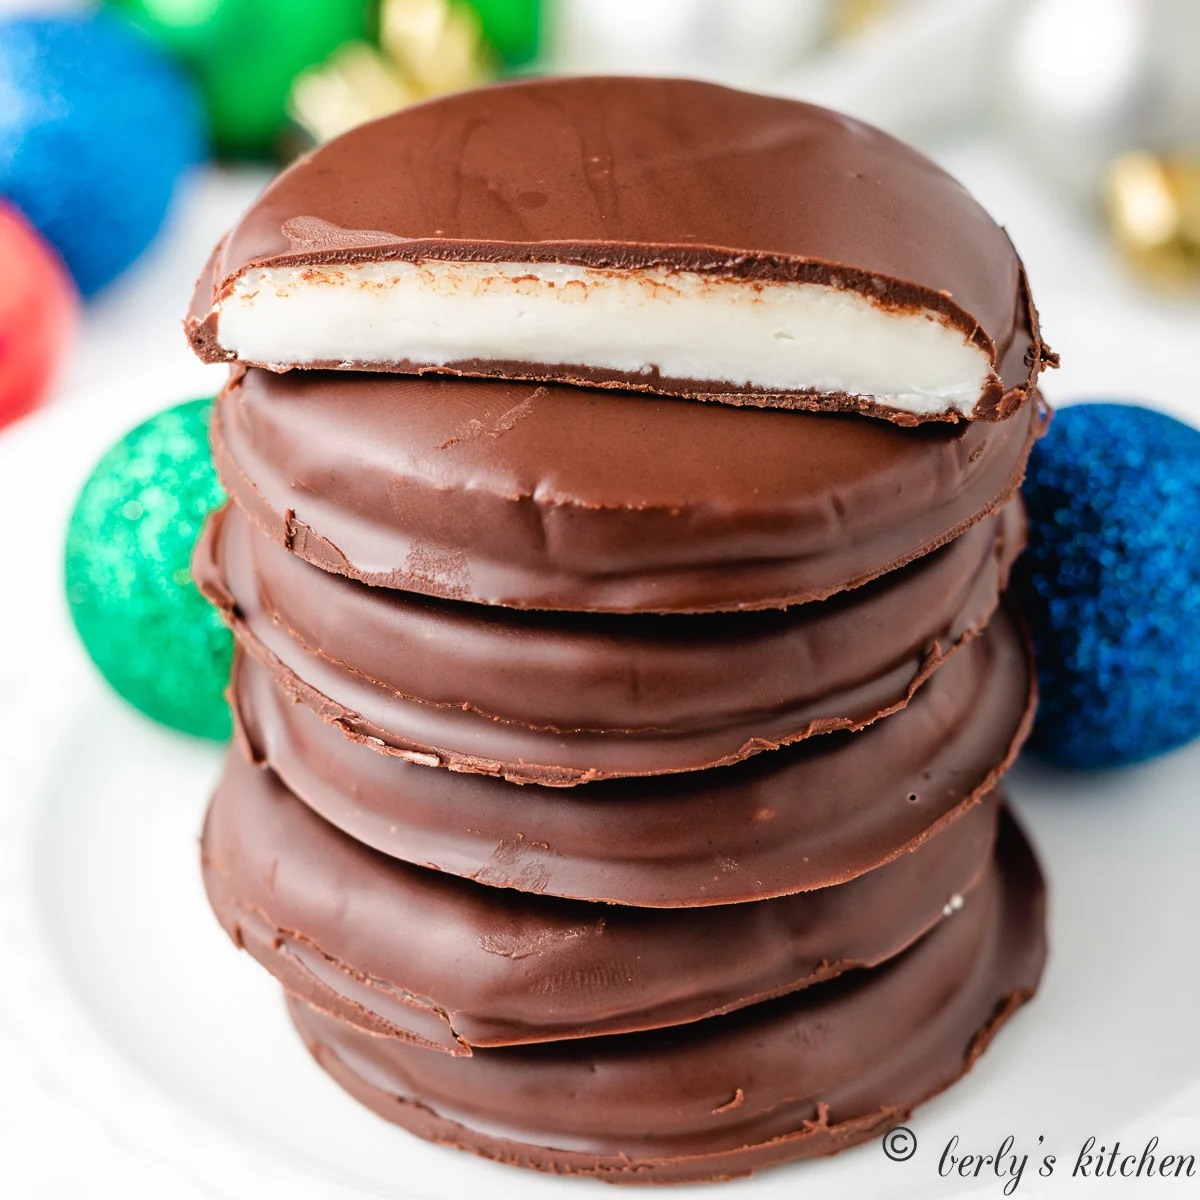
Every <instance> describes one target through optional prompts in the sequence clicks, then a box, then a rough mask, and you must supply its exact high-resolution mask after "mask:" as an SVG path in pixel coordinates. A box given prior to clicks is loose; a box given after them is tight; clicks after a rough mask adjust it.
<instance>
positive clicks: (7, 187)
mask: <svg viewBox="0 0 1200 1200" xmlns="http://www.w3.org/2000/svg"><path fill="white" fill-rule="evenodd" d="M203 150H204V134H203V117H202V113H201V108H200V104H199V101H198V99H197V97H196V94H195V92H194V89H193V87H192V85H191V84H190V82H189V81H188V80H187V79H186V77H185V76H184V75H183V74H182V72H181V71H180V69H179V68H178V67H176V66H175V64H174V63H172V62H171V60H170V59H168V58H166V57H165V56H164V55H163V53H162V52H161V51H160V50H158V49H157V48H156V47H155V46H154V44H153V43H152V42H151V41H150V40H149V39H148V38H146V37H145V36H144V35H142V34H140V33H138V32H137V31H136V30H134V29H133V28H132V27H131V26H130V25H129V24H128V23H127V22H126V21H124V19H122V18H120V17H117V16H115V15H113V14H111V13H105V12H99V13H92V14H88V13H78V14H69V15H64V16H55V17H41V18H34V17H25V18H9V19H0V196H4V197H5V198H7V199H9V200H11V201H12V202H13V203H14V204H15V205H16V206H17V207H18V208H19V209H21V210H22V211H23V212H24V213H25V215H26V216H27V217H28V218H29V220H30V222H31V223H32V224H33V225H34V226H36V228H37V229H38V230H39V231H40V232H41V233H42V235H43V236H44V237H45V238H46V240H47V241H49V242H50V243H51V244H52V245H53V246H55V247H56V248H57V250H58V252H59V253H60V254H61V255H62V257H63V260H64V261H65V262H66V264H67V267H68V268H69V269H70V271H71V274H72V275H73V276H74V277H75V282H76V283H77V284H78V285H79V290H80V291H81V292H83V293H84V295H89V294H91V293H92V292H95V291H96V290H97V289H98V288H101V287H103V286H104V284H106V283H107V282H108V281H109V280H110V279H112V278H113V277H114V276H115V275H117V274H118V273H119V272H120V271H122V270H124V269H125V267H127V266H128V265H129V264H130V263H131V262H132V261H133V260H134V259H135V258H136V257H137V256H138V255H139V254H140V253H141V252H142V250H143V249H145V247H146V246H147V245H148V244H149V242H150V240H151V239H152V238H153V237H154V235H155V233H156V232H157V231H158V228H159V226H160V225H161V224H162V221H163V217H164V216H165V214H166V211H167V206H168V204H169V202H170V199H171V193H172V191H173V190H174V187H175V182H176V180H177V179H178V177H179V175H180V172H181V171H183V169H184V168H185V167H187V166H189V165H190V164H192V163H195V162H197V161H199V159H200V158H201V157H202V155H203Z"/></svg>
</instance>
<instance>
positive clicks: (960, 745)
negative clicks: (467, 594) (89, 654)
mask: <svg viewBox="0 0 1200 1200" xmlns="http://www.w3.org/2000/svg"><path fill="white" fill-rule="evenodd" d="M1032 686H1033V681H1032V675H1031V672H1030V669H1029V662H1028V658H1027V650H1026V646H1025V643H1024V639H1023V637H1022V636H1021V635H1020V634H1019V633H1018V631H1017V630H1016V628H1015V627H1014V626H1013V624H1012V622H1011V620H1010V618H1009V617H1008V616H1007V615H1005V614H1003V613H1001V614H999V615H997V617H996V618H995V620H993V621H992V623H991V624H990V625H989V626H988V628H987V631H986V632H985V633H984V634H983V636H982V637H979V638H976V639H974V640H973V641H971V642H969V643H967V645H966V646H964V647H963V649H962V650H961V651H960V652H958V653H956V654H954V655H952V656H951V658H950V660H949V661H948V662H947V663H946V665H945V666H944V667H942V668H941V669H940V670H938V671H937V672H935V673H934V675H933V677H932V678H931V679H930V680H929V682H928V683H926V684H925V686H924V687H922V688H921V689H920V690H919V691H918V692H917V694H916V695H915V696H914V698H913V699H912V701H911V702H910V703H909V704H908V706H907V707H906V708H904V709H902V710H901V711H900V712H898V713H896V714H895V715H894V716H891V717H887V718H886V719H884V720H882V721H878V722H876V723H875V724H874V725H871V726H868V728H866V729H864V730H863V731H861V732H859V733H829V734H823V735H822V736H820V737H815V738H810V739H809V740H807V741H805V742H801V743H800V744H798V745H796V746H790V747H786V748H784V749H782V750H773V751H771V752H769V753H765V754H759V755H756V756H755V757H753V758H751V759H748V760H746V761H745V762H742V763H738V764H737V765H736V766H731V767H718V768H715V769H713V770H710V771H692V772H688V773H685V774H680V775H661V776H654V777H651V778H640V779H616V780H608V781H602V782H599V783H589V784H585V785H582V786H579V787H572V788H568V789H563V788H552V787H544V786H541V785H538V784H527V785H525V786H519V785H516V784H512V783H508V782H506V781H505V780H503V779H497V778H494V777H491V776H486V775H477V774H466V773H462V772H456V771H450V770H446V769H444V768H441V767H432V766H421V765H418V764H416V763H413V762H410V761H407V760H406V759H404V758H402V757H400V756H399V755H398V754H396V753H387V752H386V748H385V747H384V746H382V744H376V743H373V742H370V741H366V740H362V739H361V738H358V739H356V738H355V737H353V736H348V735H347V734H345V733H343V732H342V731H341V730H340V729H339V727H338V726H337V725H335V724H331V723H326V722H325V721H322V720H321V718H320V717H319V716H318V715H317V714H316V713H315V712H314V711H313V709H312V708H310V707H309V705H308V704H306V703H297V702H294V701H293V700H292V699H291V698H290V697H289V696H288V695H287V693H286V692H284V691H283V690H282V689H281V688H280V686H279V684H278V683H277V682H276V681H275V679H274V677H273V676H272V675H271V673H270V672H269V671H267V670H266V669H265V668H264V667H262V666H261V665H259V664H258V663H257V662H256V661H255V660H254V659H252V658H250V657H248V656H246V655H242V656H241V657H240V659H239V661H238V662H237V663H236V665H235V669H234V686H233V696H234V704H235V710H236V713H237V715H238V720H239V724H240V727H241V735H242V737H243V738H244V739H245V742H246V744H247V746H248V748H249V749H250V751H251V753H252V755H253V757H254V758H255V760H256V761H265V762H267V763H269V764H270V765H271V767H272V768H274V770H275V771H276V773H277V774H278V775H279V776H280V777H281V778H282V779H283V781H284V783H286V784H287V786H288V787H289V788H290V789H291V790H292V791H293V792H294V793H295V794H296V795H297V796H299V797H300V798H301V799H302V800H304V801H305V803H307V804H308V805H309V806H310V807H312V808H313V809H315V810H316V811H317V812H318V813H320V814H321V815H322V816H323V817H325V818H326V819H327V820H328V821H330V822H332V823H333V824H334V825H336V826H338V827H339V828H340V829H342V830H344V831H345V832H346V833H348V834H350V835H351V836H352V837H355V838H357V839H358V840H359V841H362V842H365V843H366V844H367V845H369V846H374V847H375V848H376V849H379V850H382V851H383V852H384V853H386V854H391V855H393V856H395V857H396V858H402V859H405V860H406V861H409V862H414V863H417V864H419V865H424V866H431V867H436V868H437V869H439V870H443V871H447V872H449V873H451V874H454V875H462V876H464V877H467V878H470V879H474V880H475V881H476V882H479V883H486V884H490V885H492V886H495V887H512V888H516V889H518V890H520V891H529V892H542V893H546V894H547V895H552V896H565V897H569V898H573V899H581V900H605V901H610V902H613V903H618V904H633V905H639V906H644V907H649V908H672V907H677V906H693V905H706V904H726V903H732V902H737V901H743V900H758V899H762V898H765V897H767V896H777V895H784V894H788V893H791V892H797V891H804V890H807V889H809V888H815V887H824V886H826V885H828V884H833V883H843V882H845V881H846V880H848V879H852V878H854V877H855V876H856V875H860V874H862V873H863V872H864V871H869V870H871V869H872V868H874V867H877V866H879V865H881V864H882V863H884V862H887V861H889V860H890V859H892V858H895V857H897V856H898V855H899V854H901V853H902V852H903V851H904V850H905V849H908V848H911V847H912V846H914V845H916V844H917V843H919V842H920V841H922V840H923V839H924V838H925V837H927V836H929V835H930V834H931V833H933V832H934V831H935V830H937V829H938V828H940V827H941V825H943V824H944V823H946V822H949V821H951V820H953V819H954V818H955V817H956V816H958V815H960V814H961V813H962V812H963V811H964V810H965V809H966V808H968V807H969V806H970V805H971V804H972V803H974V802H975V801H976V800H978V799H979V797H980V796H981V795H982V794H984V793H985V792H986V791H988V790H989V789H990V788H991V787H993V786H994V784H995V783H996V780H997V779H998V778H999V776H1000V774H1001V773H1002V772H1003V771H1004V770H1005V769H1006V768H1007V767H1008V765H1009V764H1010V762H1011V761H1012V759H1013V757H1014V756H1015V755H1016V752H1017V750H1018V749H1019V747H1020V745H1021V743H1022V741H1023V740H1024V737H1025V734H1026V732H1027V728H1028V723H1029V716H1030V712H1031V706H1032Z"/></svg>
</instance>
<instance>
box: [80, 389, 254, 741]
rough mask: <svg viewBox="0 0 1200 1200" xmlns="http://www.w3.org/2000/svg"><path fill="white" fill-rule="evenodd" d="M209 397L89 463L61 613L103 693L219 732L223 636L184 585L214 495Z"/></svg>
mask: <svg viewBox="0 0 1200 1200" xmlns="http://www.w3.org/2000/svg"><path fill="white" fill-rule="evenodd" d="M211 417H212V401H211V400H192V401H190V402H188V403H187V404H180V405H177V406H176V407H175V408H169V409H167V410H166V412H161V413H159V414H158V415H157V416H156V417H151V418H150V420H148V421H145V422H143V423H142V424H141V425H139V426H138V427H137V428H136V429H133V430H131V431H130V432H129V433H127V434H126V435H125V436H124V437H123V438H122V439H121V440H120V441H119V442H118V443H117V444H116V445H115V446H113V447H112V449H111V450H109V451H108V453H107V454H105V455H104V457H103V458H102V459H101V460H100V461H99V462H98V463H97V464H96V469H95V470H94V471H93V472H92V474H91V476H90V478H89V479H88V481H87V483H85V484H84V485H83V491H82V492H80V494H79V500H78V501H77V502H76V505H75V511H74V513H72V514H71V522H70V525H69V526H68V528H67V546H66V562H65V567H66V571H65V574H66V588H67V604H68V605H69V607H70V610H71V617H72V619H73V620H74V622H75V628H76V629H77V630H78V631H79V636H80V638H82V640H83V644H84V646H85V647H86V649H87V652H88V654H89V655H91V658H92V661H93V662H94V663H95V664H96V666H97V667H99V668H100V672H101V674H103V676H104V677H105V679H107V680H108V682H109V683H110V684H112V686H113V688H114V689H115V690H116V691H117V692H118V693H120V695H122V696H124V697H125V699H126V700H128V701H129V703H130V704H132V705H133V706H134V707H135V708H138V709H140V710H141V711H142V712H144V713H146V714H147V715H148V716H151V717H153V718H154V719H155V720H156V721H161V722H162V723H163V724H164V725H170V726H172V727H173V728H175V729H182V730H184V732H186V733H194V734H197V735H198V736H200V737H209V738H217V739H223V738H227V737H228V736H229V732H230V727H231V726H230V716H229V706H228V705H227V704H226V703H225V687H226V685H227V684H228V682H229V664H230V661H231V659H232V657H233V637H232V635H231V634H230V632H229V630H228V629H226V628H225V625H224V623H223V622H222V620H221V618H220V616H219V615H218V613H217V610H216V609H215V608H213V607H212V605H211V604H209V603H208V601H207V600H205V599H204V597H203V596H201V595H200V592H199V591H198V590H197V588H196V585H195V583H194V582H193V581H192V573H191V560H192V549H193V547H194V546H195V544H196V539H197V537H199V535H200V530H201V528H202V526H203V524H204V518H205V517H206V516H207V515H208V514H209V513H210V512H211V511H212V510H213V509H214V508H216V507H218V506H219V505H220V504H222V503H223V502H224V500H225V493H224V491H222V489H221V484H220V482H219V481H218V479H217V473H216V471H215V470H214V469H213V464H212V455H211V454H210V452H209V449H208V426H209V421H210V419H211Z"/></svg>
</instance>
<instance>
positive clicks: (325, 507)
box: [213, 369, 1045, 613]
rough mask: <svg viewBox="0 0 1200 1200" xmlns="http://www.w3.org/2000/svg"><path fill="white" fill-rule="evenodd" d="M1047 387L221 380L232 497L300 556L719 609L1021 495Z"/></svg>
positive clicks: (480, 591)
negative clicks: (834, 398)
mask: <svg viewBox="0 0 1200 1200" xmlns="http://www.w3.org/2000/svg"><path fill="white" fill-rule="evenodd" d="M1044 419H1045V418H1044V413H1043V411H1042V409H1041V407H1040V404H1029V405H1026V406H1025V407H1024V408H1022V409H1021V411H1020V412H1019V413H1017V414H1016V415H1015V416H1013V417H1012V418H1011V419H1010V420H1007V421H1003V422H999V423H989V422H970V423H964V424H959V425H945V424H927V425H923V426H921V427H919V428H916V429H902V428H898V427H897V426H894V425H891V424H888V423H886V422H882V421H864V420H862V419H861V418H859V417H855V416H844V415H831V414H822V413H807V412H778V411H771V410H766V409H745V408H743V409H733V408H729V407H726V406H723V405H699V404H692V403H689V402H687V401H684V400H678V399H670V398H662V397H636V396H630V395H629V394H628V393H620V392H606V391H597V390H584V389H577V388H566V387H562V386H553V385H542V386H535V385H533V384H527V383H513V382H506V381H496V380H459V379H446V378H444V377H440V376H427V377H422V378H413V377H406V376H400V375H383V374H375V375H370V374H339V373H336V372H329V371H321V372H318V371H294V372H291V373H290V374H287V375H272V374H271V373H270V372H267V371H261V370H253V369H252V370H249V371H246V372H237V373H235V376H234V378H233V379H232V381H231V382H230V384H229V386H228V387H227V388H226V389H225V391H224V392H223V393H222V395H221V397H220V398H219V400H218V403H217V406H216V411H215V418H214V421H213V450H214V457H215V461H216V464H217V468H218V470H219V472H220V475H221V479H222V482H223V483H224V484H225V487H226V489H227V490H228V491H229V493H230V495H231V496H232V498H233V499H234V501H235V502H236V503H237V504H238V505H239V506H240V507H241V508H242V509H243V510H244V511H245V512H246V513H247V515H248V516H250V517H251V519H252V520H253V521H254V522H255V523H256V524H257V525H258V526H259V527H260V528H261V529H262V530H263V531H264V532H266V533H267V535H268V536H269V537H271V538H273V539H274V540H275V541H277V542H278V543H279V544H280V545H283V546H285V547H286V548H287V549H289V550H291V551H292V552H293V553H295V554H298V555H299V556H300V557H302V558H305V559H307V560H308V561H309V562H312V563H313V564H314V565H316V566H319V567H321V568H323V569H325V570H327V571H331V572H334V573H336V574H341V575H346V576H349V577H351V578H356V579H360V580H362V581H364V582H366V583H369V584H373V585H379V586H384V587H391V588H399V589H403V590H406V591H411V592H419V593H422V594H424V595H431V596H437V597H441V598H444V599H451V600H463V601H474V602H477V603H483V604H495V605H502V606H510V607H516V608H539V609H556V610H575V611H578V610H589V611H598V612H605V611H606V612H624V613H629V612H712V611H718V610H729V609H757V608H771V607H783V606H785V605H790V604H798V603H804V602H808V601H812V600H818V599H824V598H826V597H828V596H830V595H832V594H834V593H835V592H838V591H841V590H843V589H846V588H850V587H855V586H858V585H860V584H862V583H865V582H867V581H868V580H870V579H873V578H875V577H877V576H879V575H881V574H884V573H886V572H888V571H892V570H896V569H898V568H899V567H901V566H903V565H905V564H906V563H908V562H911V561H912V560H913V559H914V558H917V557H920V556H921V555H923V554H926V553H928V552H929V551H931V550H934V549H936V548H937V547H938V546H941V545H943V544H945V543H946V542H947V541H949V540H951V539H952V538H954V537H956V536H958V535H959V534H961V533H962V532H964V531H965V530H966V529H967V528H969V527H970V526H971V525H972V524H974V523H975V522H977V521H979V520H981V519H982V518H983V517H985V516H987V515H989V514H990V513H992V512H994V511H995V510H996V509H998V508H999V507H1001V506H1002V505H1003V504H1005V503H1006V502H1007V501H1008V500H1009V499H1010V498H1011V497H1012V496H1013V495H1014V493H1015V491H1016V489H1017V487H1018V486H1019V484H1020V481H1021V478H1022V475H1023V473H1024V469H1025V460H1026V458H1027V456H1028V452H1029V447H1030V445H1031V444H1032V442H1033V440H1034V438H1035V437H1036V436H1037V435H1038V434H1039V433H1040V432H1041V430H1042V428H1043V426H1044Z"/></svg>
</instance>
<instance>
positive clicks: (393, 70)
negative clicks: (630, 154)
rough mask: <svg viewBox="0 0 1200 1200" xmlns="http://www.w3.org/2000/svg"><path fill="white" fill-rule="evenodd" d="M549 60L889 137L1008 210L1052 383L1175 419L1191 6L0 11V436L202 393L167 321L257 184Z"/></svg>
mask: <svg viewBox="0 0 1200 1200" xmlns="http://www.w3.org/2000/svg"><path fill="white" fill-rule="evenodd" d="M552 72H640V73H659V74H687V75H692V76H702V77H707V78H712V79H716V80H720V81H724V82H729V83H733V84H737V85H741V86H746V87H751V88H755V89H759V90H769V91H775V92H779V93H782V94H786V95H789V96H796V97H802V98H806V99H812V100H816V101H818V102H821V103H824V104H828V105H830V106H832V107H835V108H839V109H842V110H844V111H847V112H850V113H852V114H854V115H857V116H860V117H863V118H864V119H866V120H869V121H872V122H874V123H876V124H878V125H881V126H883V127H884V128H886V129H888V130H889V131H891V132H894V133H896V134H898V135H900V136H902V137H904V138H907V139H909V140H912V141H915V142H916V143H917V144H919V145H920V146H922V147H923V148H924V149H926V150H927V151H928V152H929V153H931V154H932V155H934V156H935V157H936V158H938V159H939V160H941V161H942V162H943V163H944V164H945V165H946V166H947V167H949V169H950V170H951V171H953V172H955V173H956V174H958V175H959V177H960V178H962V179H963V181H964V182H965V183H966V184H967V186H968V187H970V188H971V189H972V190H973V191H975V192H976V194H977V195H978V196H979V198H980V199H981V200H982V201H983V203H984V204H985V205H987V206H988V207H989V208H990V209H991V210H992V212H993V214H994V215H995V216H996V217H997V218H998V219H999V220H1000V221H1002V222H1003V223H1005V224H1006V225H1008V226H1009V228H1010V231H1011V233H1012V234H1013V237H1014V240H1015V241H1016V242H1017V245H1018V246H1019V248H1020V250H1021V252H1022V254H1023V255H1024V257H1025V259H1026V262H1027V264H1028V266H1029V269H1030V275H1031V278H1032V281H1033V285H1034V289H1035V292H1036V295H1037V297H1038V301H1039V305H1040V306H1041V308H1042V311H1043V316H1044V317H1045V326H1046V329H1047V332H1048V335H1049V337H1050V340H1051V343H1052V344H1053V345H1054V346H1055V348H1056V349H1058V350H1059V351H1060V352H1061V353H1062V355H1063V360H1064V369H1063V371H1062V372H1061V373H1060V374H1059V375H1058V376H1057V377H1052V378H1051V380H1050V382H1049V387H1050V389H1051V391H1052V393H1057V395H1058V397H1059V398H1063V397H1067V396H1071V395H1083V394H1090V395H1093V396H1098V395H1103V396H1106V397H1122V396H1125V397H1129V398H1135V399H1141V400H1145V401H1147V402H1149V403H1152V404H1153V405H1155V406H1156V407H1162V408H1166V409H1168V410H1176V411H1177V412H1178V414H1179V415H1182V416H1185V417H1187V416H1192V417H1193V418H1195V417H1196V416H1198V415H1200V409H1197V407H1196V406H1197V404H1200V401H1197V400H1196V399H1194V398H1193V397H1192V396H1191V395H1189V394H1187V393H1188V391H1189V389H1190V386H1191V384H1190V369H1189V371H1188V374H1186V375H1185V374H1184V363H1185V358H1184V353H1185V347H1187V348H1190V349H1191V350H1193V351H1194V350H1195V349H1196V347H1197V345H1200V300H1198V293H1200V4H1197V3H1196V2H1195V0H955V2H954V3H952V4H951V3H946V2H945V0H108V3H106V4H81V3H70V2H68V0H58V2H53V3H46V2H43V3H36V2H34V3H30V2H29V0H15V2H14V0H0V425H3V426H11V425H13V423H14V422H16V421H17V419H18V418H20V417H23V416H26V415H27V414H29V413H32V412H34V411H35V410H37V409H38V408H39V407H40V406H41V405H42V404H43V403H46V402H49V401H54V402H55V403H59V404H70V405H72V406H75V405H78V406H80V408H81V411H85V412H86V414H87V415H86V416H85V417H83V422H84V426H87V425H90V424H92V422H93V421H95V422H98V423H99V425H101V426H103V427H104V428H105V429H106V430H107V431H111V432H113V433H115V432H117V431H119V429H120V428H122V427H125V426H127V425H128V424H129V423H130V421H131V420H133V419H136V418H138V417H140V416H143V415H145V414H147V413H149V412H152V411H157V410H158V409H160V408H161V407H163V406H164V405H165V404H167V403H173V402H176V401H178V400H180V399H184V398H187V397H188V396H191V395H198V394H205V393H211V392H212V391H213V390H215V388H216V386H217V380H218V379H219V374H214V373H213V372H212V371H211V369H210V370H206V369H205V368H202V367H200V366H199V364H196V363H194V362H193V361H191V359H190V356H189V355H188V354H187V353H186V351H185V349H184V345H183V340H182V337H181V335H180V333H179V329H178V320H179V318H180V317H181V316H182V314H183V312H184V309H185V307H186V304H187V300H188V295H189V292H190V288H191V285H192V282H193V280H194V277H195V275H196V273H197V272H198V270H199V267H200V265H201V264H202V262H203V260H204V258H205V256H206V254H207V251H208V249H209V247H210V246H211V244H212V242H213V241H214V240H215V239H216V238H217V237H218V236H219V235H220V233H221V232H222V230H223V229H224V228H225V227H227V226H228V225H229V224H230V223H231V222H232V220H233V219H234V217H235V216H236V215H237V213H238V212H239V211H240V209H241V208H242V207H243V206H244V205H245V204H246V203H247V202H248V201H249V199H250V198H251V197H252V196H253V195H254V193H255V192H256V191H257V190H258V189H259V188H260V187H261V186H262V185H263V183H264V182H265V181H266V180H267V179H268V178H269V177H270V175H271V173H273V172H274V171H276V170H278V169H279V167H280V166H281V165H282V164H284V163H286V162H287V161H288V160H289V159H290V158H292V157H294V156H295V155H296V154H298V153H301V152H303V151H304V150H305V149H307V148H309V147H311V146H312V145H314V144H316V143H317V142H319V141H322V140H324V139H326V138H329V137H332V136H334V135H336V134H337V133H340V132H342V131H343V130H345V129H347V128H349V127H350V126H352V125H354V124H356V123H358V122H361V121H363V120H367V119H370V118H372V117H376V116H379V115H382V114H384V113H386V112H389V111H392V110H394V109H397V108H400V107H403V106H404V105H407V104H411V103H414V102H418V101H420V100H422V99H424V98H426V97H429V96H433V95H437V94H439V93H442V92H446V91H452V90H457V89H460V88H464V87H470V86H474V85H476V84H480V83H485V82H488V81H490V80H494V79H498V78H506V77H510V76H513V75H520V74H527V73H552ZM23 423H24V422H22V424H23ZM4 436H5V434H4V433H0V438H3V437H4ZM11 436H17V429H16V428H15V427H14V428H13V430H12V433H11ZM78 440H79V443H80V445H82V444H83V443H84V442H86V443H87V444H88V445H89V446H94V445H95V442H94V440H93V439H92V438H89V437H88V436H87V434H86V430H85V429H84V428H81V429H80V432H79V438H78ZM63 455H64V462H63V467H62V469H70V468H71V465H72V464H71V463H70V461H69V459H70V457H71V455H70V447H69V446H64V447H63Z"/></svg>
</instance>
